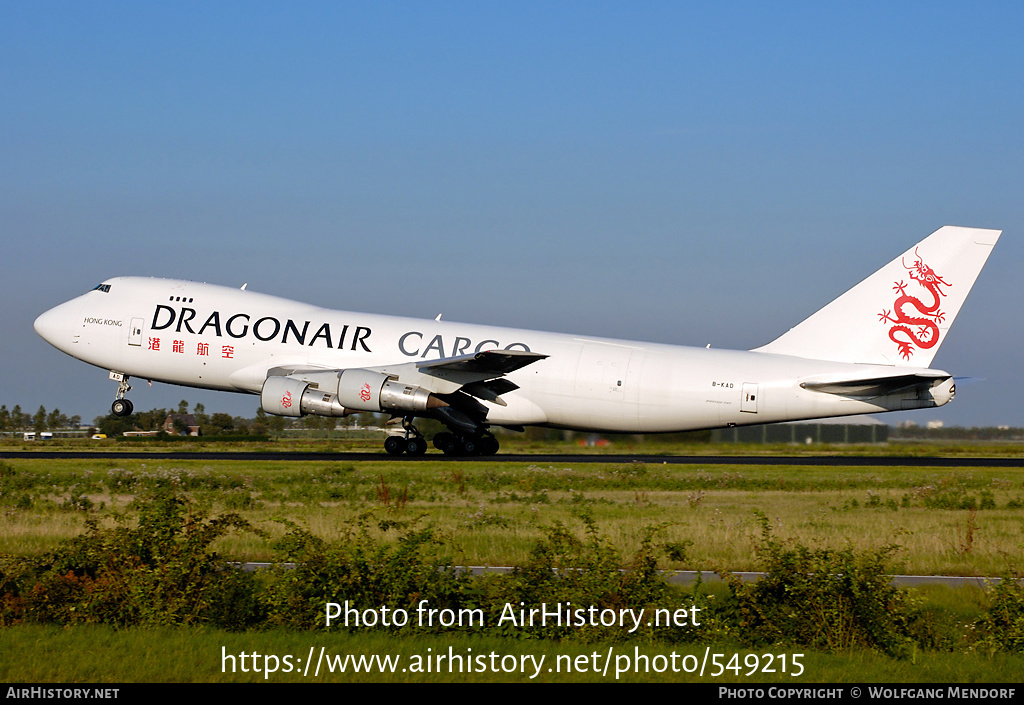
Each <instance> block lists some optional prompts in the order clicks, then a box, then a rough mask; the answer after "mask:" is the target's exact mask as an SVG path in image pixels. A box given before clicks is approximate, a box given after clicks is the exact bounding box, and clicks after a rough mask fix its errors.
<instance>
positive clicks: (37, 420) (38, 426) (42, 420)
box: [32, 405, 46, 433]
mask: <svg viewBox="0 0 1024 705" xmlns="http://www.w3.org/2000/svg"><path fill="white" fill-rule="evenodd" d="M32 428H33V429H34V430H35V432H36V433H39V432H40V431H45V430H46V407H44V406H42V405H40V406H39V411H37V412H36V415H35V416H33V417H32Z"/></svg>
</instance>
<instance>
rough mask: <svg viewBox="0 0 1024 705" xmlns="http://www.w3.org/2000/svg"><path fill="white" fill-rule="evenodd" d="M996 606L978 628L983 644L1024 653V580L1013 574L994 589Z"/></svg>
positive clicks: (980, 622)
mask: <svg viewBox="0 0 1024 705" xmlns="http://www.w3.org/2000/svg"><path fill="white" fill-rule="evenodd" d="M990 593H991V597H992V606H991V607H990V608H989V609H988V611H987V613H986V614H985V616H984V617H982V619H981V620H979V622H978V624H977V628H978V631H979V632H980V633H981V642H982V643H983V644H985V645H987V646H989V647H990V648H993V649H1002V650H1004V651H1019V652H1024V580H1022V576H1021V575H1020V574H1019V573H1016V572H1011V573H1010V574H1008V575H1005V576H1003V579H1002V580H1000V581H999V582H998V583H996V584H995V585H993V586H992V587H991V588H990Z"/></svg>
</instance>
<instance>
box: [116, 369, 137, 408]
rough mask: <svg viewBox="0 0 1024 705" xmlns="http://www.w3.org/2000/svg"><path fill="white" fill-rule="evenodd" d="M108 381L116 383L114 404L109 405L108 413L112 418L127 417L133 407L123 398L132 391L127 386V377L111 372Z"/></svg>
mask: <svg viewBox="0 0 1024 705" xmlns="http://www.w3.org/2000/svg"><path fill="white" fill-rule="evenodd" d="M110 379H112V380H114V381H115V382H117V383H118V386H117V395H116V396H115V398H114V403H113V404H111V405H110V412H111V413H112V414H113V415H114V416H129V415H130V414H131V413H132V411H133V410H134V409H135V406H134V405H133V404H132V403H131V401H130V400H128V399H125V398H124V395H125V394H127V393H128V392H130V391H131V390H132V386H131V385H130V384H128V375H126V374H122V373H120V372H114V371H113V370H111V372H110Z"/></svg>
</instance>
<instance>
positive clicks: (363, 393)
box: [359, 384, 371, 401]
mask: <svg viewBox="0 0 1024 705" xmlns="http://www.w3.org/2000/svg"><path fill="white" fill-rule="evenodd" d="M370 396H371V394H370V385H369V384H363V388H362V389H361V390H359V398H360V399H362V400H363V401H370Z"/></svg>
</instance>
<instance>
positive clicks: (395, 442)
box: [384, 436, 407, 455]
mask: <svg viewBox="0 0 1024 705" xmlns="http://www.w3.org/2000/svg"><path fill="white" fill-rule="evenodd" d="M406 445H407V441H406V440H405V439H404V438H402V437H401V436H388V437H387V438H385V439H384V450H386V451H387V452H388V455H401V454H402V453H404V452H405V448H406Z"/></svg>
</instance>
